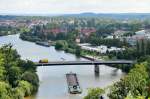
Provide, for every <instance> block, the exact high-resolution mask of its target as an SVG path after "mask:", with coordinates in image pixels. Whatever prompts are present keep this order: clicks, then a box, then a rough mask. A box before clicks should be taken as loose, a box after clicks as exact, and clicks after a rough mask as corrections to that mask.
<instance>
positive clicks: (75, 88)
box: [66, 73, 82, 94]
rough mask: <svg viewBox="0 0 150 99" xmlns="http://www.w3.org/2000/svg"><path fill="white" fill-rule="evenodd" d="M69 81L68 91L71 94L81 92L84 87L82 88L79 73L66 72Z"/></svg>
mask: <svg viewBox="0 0 150 99" xmlns="http://www.w3.org/2000/svg"><path fill="white" fill-rule="evenodd" d="M66 78H67V83H68V92H69V93H71V94H80V93H82V89H81V88H80V85H79V82H78V78H77V75H76V74H75V73H68V74H66Z"/></svg>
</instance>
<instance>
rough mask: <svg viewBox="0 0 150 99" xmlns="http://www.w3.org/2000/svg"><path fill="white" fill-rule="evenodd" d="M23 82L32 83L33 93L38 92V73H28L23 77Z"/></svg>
mask: <svg viewBox="0 0 150 99" xmlns="http://www.w3.org/2000/svg"><path fill="white" fill-rule="evenodd" d="M21 80H25V81H28V82H29V83H31V84H32V86H33V92H36V91H37V90H38V86H39V79H38V76H37V74H36V73H32V72H29V71H27V72H25V73H24V74H23V75H22V78H21Z"/></svg>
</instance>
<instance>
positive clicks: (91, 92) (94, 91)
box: [84, 88, 105, 99]
mask: <svg viewBox="0 0 150 99" xmlns="http://www.w3.org/2000/svg"><path fill="white" fill-rule="evenodd" d="M104 93H105V91H104V90H103V89H101V88H90V89H88V95H87V96H85V97H84V99H100V96H101V95H102V94H104Z"/></svg>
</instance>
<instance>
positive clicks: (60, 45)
mask: <svg viewBox="0 0 150 99" xmlns="http://www.w3.org/2000/svg"><path fill="white" fill-rule="evenodd" d="M66 48H68V43H67V42H66V41H64V40H59V41H57V42H56V44H55V49H57V50H60V49H66Z"/></svg>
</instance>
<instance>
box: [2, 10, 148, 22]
mask: <svg viewBox="0 0 150 99" xmlns="http://www.w3.org/2000/svg"><path fill="white" fill-rule="evenodd" d="M19 16H24V17H27V16H30V17H31V16H36V17H37V16H41V17H42V16H46V17H55V16H63V17H102V18H114V19H135V18H136V19H144V18H150V13H106V14H105V13H92V12H87V13H80V14H62V15H60V14H58V15H50V14H45V15H40V14H37V15H34V14H33V15H32V14H30V15H16V16H15V15H0V20H2V19H15V18H16V17H19Z"/></svg>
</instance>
